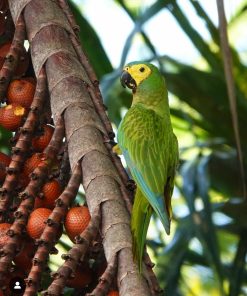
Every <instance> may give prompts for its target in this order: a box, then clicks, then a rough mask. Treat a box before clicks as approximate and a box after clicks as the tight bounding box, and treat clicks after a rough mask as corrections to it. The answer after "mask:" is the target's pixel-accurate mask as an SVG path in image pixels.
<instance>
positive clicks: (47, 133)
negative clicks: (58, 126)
mask: <svg viewBox="0 0 247 296" xmlns="http://www.w3.org/2000/svg"><path fill="white" fill-rule="evenodd" d="M53 131H54V127H52V126H51V125H44V126H43V134H42V135H40V136H36V137H34V138H33V140H32V146H33V148H34V150H35V151H38V152H42V151H43V150H44V149H45V148H46V147H47V146H48V144H49V143H50V140H51V137H52V135H53Z"/></svg>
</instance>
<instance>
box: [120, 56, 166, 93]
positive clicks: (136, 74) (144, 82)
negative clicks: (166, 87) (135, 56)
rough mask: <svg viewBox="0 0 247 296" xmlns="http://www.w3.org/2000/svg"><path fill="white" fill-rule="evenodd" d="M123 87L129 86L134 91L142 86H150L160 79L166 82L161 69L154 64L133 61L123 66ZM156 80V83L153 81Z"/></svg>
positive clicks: (121, 79)
mask: <svg viewBox="0 0 247 296" xmlns="http://www.w3.org/2000/svg"><path fill="white" fill-rule="evenodd" d="M120 81H121V84H122V86H123V87H126V86H127V87H128V88H130V89H131V90H132V92H133V93H135V92H136V90H137V89H140V88H147V87H148V88H150V87H151V89H152V86H155V85H156V84H157V83H158V82H159V81H161V82H162V84H164V80H163V77H162V76H161V74H160V72H159V70H158V69H157V68H156V67H155V66H154V65H152V64H150V63H146V62H132V63H129V64H127V65H126V66H125V67H124V68H123V72H122V75H121V78H120ZM153 82H156V83H153Z"/></svg>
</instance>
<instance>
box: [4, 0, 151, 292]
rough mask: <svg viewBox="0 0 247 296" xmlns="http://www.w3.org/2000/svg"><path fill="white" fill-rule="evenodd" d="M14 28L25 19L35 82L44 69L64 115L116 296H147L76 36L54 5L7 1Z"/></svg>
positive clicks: (54, 105)
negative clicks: (112, 266) (112, 268)
mask: <svg viewBox="0 0 247 296" xmlns="http://www.w3.org/2000/svg"><path fill="white" fill-rule="evenodd" d="M9 4H10V10H11V14H12V17H13V20H14V22H15V24H16V23H17V21H18V18H19V16H20V14H21V13H23V15H24V20H25V23H26V30H27V36H28V40H29V42H30V46H31V56H32V62H33V66H34V71H35V74H36V77H38V75H39V73H40V71H41V68H42V67H43V66H44V65H45V70H46V74H47V82H48V88H49V94H50V101H51V109H52V114H53V120H54V123H55V124H56V122H57V120H58V119H59V117H60V116H61V115H62V116H63V118H64V123H65V131H66V140H67V143H68V154H69V160H70V165H71V168H72V171H73V169H74V168H75V166H76V164H77V163H78V162H79V163H80V164H81V171H82V176H83V177H82V183H83V186H84V189H85V192H86V199H87V204H88V207H89V210H90V213H91V214H93V213H94V211H95V209H96V208H97V207H100V209H101V216H102V223H101V235H102V238H103V246H104V252H105V256H106V259H107V262H108V263H109V262H112V260H113V258H115V257H117V266H118V271H117V278H118V287H119V291H120V295H128V296H137V295H138V296H139V295H143V296H146V295H150V290H149V288H148V286H147V284H146V281H145V279H144V278H143V277H142V276H140V274H139V272H138V270H137V266H136V264H135V263H134V262H133V257H132V239H131V232H130V224H129V222H130V217H129V213H128V211H127V209H126V205H125V203H124V200H123V198H122V193H121V188H120V187H121V186H122V183H121V178H120V176H119V174H118V172H117V170H116V167H115V166H114V164H113V162H112V158H111V155H110V153H109V151H108V149H107V148H106V146H105V144H104V141H105V139H109V135H108V133H107V131H106V128H105V126H104V123H103V122H102V120H101V119H100V117H99V116H98V113H97V112H96V110H95V106H94V104H93V102H92V95H91V94H92V92H95V88H94V81H92V80H91V79H90V77H89V75H88V71H87V69H85V67H83V66H82V64H81V63H80V60H79V58H78V55H77V52H76V51H75V48H74V46H73V44H72V42H71V38H75V37H76V36H75V33H74V31H73V29H72V27H71V25H70V23H69V21H68V19H67V18H66V16H65V14H64V13H63V11H62V9H61V8H60V6H59V5H58V3H57V2H56V1H52V0H44V1H40V0H32V1H30V0H18V1H15V0H10V1H9Z"/></svg>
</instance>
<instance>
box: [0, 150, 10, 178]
mask: <svg viewBox="0 0 247 296" xmlns="http://www.w3.org/2000/svg"><path fill="white" fill-rule="evenodd" d="M10 161H11V158H10V157H9V156H8V155H6V154H4V153H2V152H0V182H3V181H4V178H5V177H6V167H8V166H9V164H10Z"/></svg>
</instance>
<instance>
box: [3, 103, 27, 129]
mask: <svg viewBox="0 0 247 296" xmlns="http://www.w3.org/2000/svg"><path fill="white" fill-rule="evenodd" d="M25 115H26V110H25V108H23V107H22V106H20V105H16V104H11V105H7V106H4V107H2V108H0V124H1V125H2V126H3V127H4V128H5V129H7V130H9V131H12V132H14V131H16V130H17V129H18V128H19V127H20V126H21V125H22V122H23V117H24V116H25Z"/></svg>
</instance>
